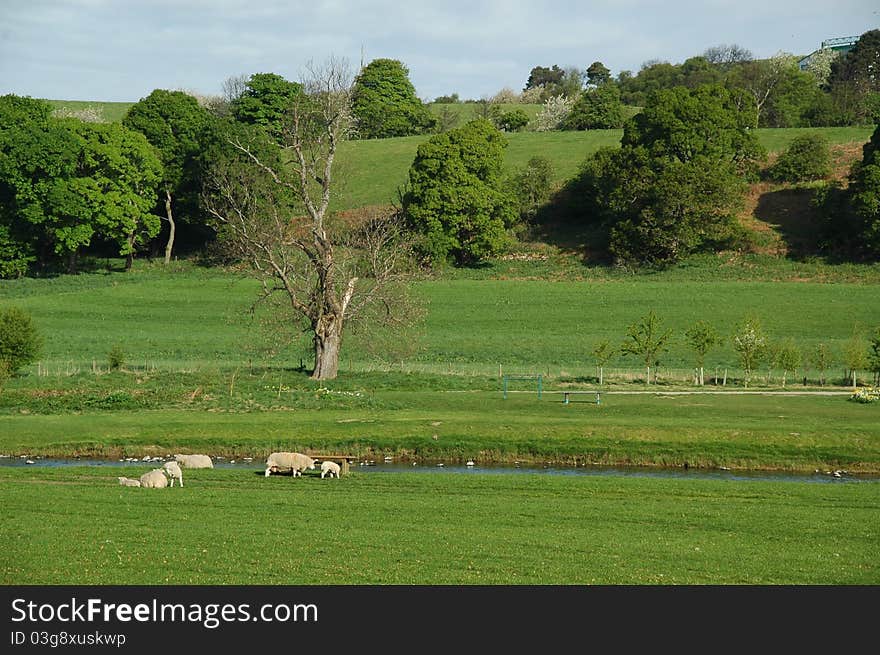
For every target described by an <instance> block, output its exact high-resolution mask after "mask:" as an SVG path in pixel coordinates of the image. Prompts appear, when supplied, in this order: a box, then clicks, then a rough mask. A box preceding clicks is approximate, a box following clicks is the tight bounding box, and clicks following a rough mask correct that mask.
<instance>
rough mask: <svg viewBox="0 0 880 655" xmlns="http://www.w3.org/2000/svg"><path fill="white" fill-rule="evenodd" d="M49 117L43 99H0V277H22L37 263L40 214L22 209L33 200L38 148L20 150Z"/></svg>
mask: <svg viewBox="0 0 880 655" xmlns="http://www.w3.org/2000/svg"><path fill="white" fill-rule="evenodd" d="M51 114H52V107H51V106H50V105H49V104H48V103H46V102H43V101H42V100H35V99H33V98H28V97H22V96H17V95H13V94H7V95H4V96H0V278H12V277H21V276H23V275H25V274H26V273H27V271H28V269H29V267H30V266H31V264H33V262H35V261H36V241H37V234H38V233H39V230H38V227H37V225H36V224H35V223H34V222H32V221H33V219H35V218H37V217H38V216H41V215H42V212H37V213H36V214H34V213H30V214H29V216H23V215H22V214H21V209H22V208H23V207H27V206H30V205H31V204H32V203H33V202H34V200H35V198H34V197H33V191H34V189H33V186H34V184H35V183H36V182H37V180H38V179H39V177H40V174H39V173H38V171H39V170H40V164H41V163H43V162H42V156H41V154H40V152H39V149H31V148H22V143H21V141H22V140H23V139H25V140H30V138H31V137H30V132H31V130H33V129H34V126H46V125H48V123H49V117H50V116H51ZM27 170H30V172H31V175H30V176H29V175H28V174H27Z"/></svg>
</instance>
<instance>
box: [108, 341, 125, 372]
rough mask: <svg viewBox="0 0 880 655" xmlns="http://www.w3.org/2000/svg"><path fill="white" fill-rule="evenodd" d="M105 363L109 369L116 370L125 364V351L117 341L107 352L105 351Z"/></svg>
mask: <svg viewBox="0 0 880 655" xmlns="http://www.w3.org/2000/svg"><path fill="white" fill-rule="evenodd" d="M107 364H108V365H109V367H110V370H111V371H118V370H119V369H121V368H122V367H123V366H125V351H124V350H123V349H122V346H121V345H119V344H118V343H117V344H115V345H114V346H113V347H112V348H111V349H110V352H109V353H107Z"/></svg>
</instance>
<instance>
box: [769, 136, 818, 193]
mask: <svg viewBox="0 0 880 655" xmlns="http://www.w3.org/2000/svg"><path fill="white" fill-rule="evenodd" d="M767 172H768V175H769V176H770V178H771V179H773V180H775V181H777V182H806V181H809V180H821V179H822V178H825V177H827V176H828V175H830V174H831V150H830V149H829V147H828V141H827V140H826V139H825V137H823V136H822V135H821V134H803V135H801V136H797V137H795V138H794V139H792V142H791V143H790V144H789V146H788V148H786V149H785V151H784V152H783V153H782V154H781V155H780V156H779V159H777V160H776V162H775V163H774V164H773V166H771V167H770V169H769V170H768V171H767Z"/></svg>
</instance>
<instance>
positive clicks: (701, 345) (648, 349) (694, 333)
mask: <svg viewBox="0 0 880 655" xmlns="http://www.w3.org/2000/svg"><path fill="white" fill-rule="evenodd" d="M683 336H684V342H685V344H686V345H687V346H688V348H689V349H690V350H691V351H692V352H693V353H694V366H695V371H696V375H695V382H696V383H697V384H698V385H703V384H704V383H705V367H706V358H707V356H708V354H709V353H710V352H711V351H712V350H713V349H717V348H719V347H720V346H721V345H722V344H723V343H724V341H725V338H724V337H723V336H722V335H721V334H720V333H719V332H718V331H717V330H716V329H715V327H713V326H712V325H711V324H709V323H707V322H706V321H703V320H700V321H697V322H696V323H694V325H692V326H691V327H690V328H688V329H687V330H685V332H684V335H683ZM672 339H673V331H672V330H671V329H667V328H664V327H663V324H662V320H661V319H660V318H659V317H658V316H657V315H656V314H655V313H654V311H653V310H652V311H650V312H648V314H646V315H645V316H643V317H642V318H641V319H640V320H639V321H637V322H636V323H633V324H632V325H630V326H629V327H628V328H627V337H626V339H625V340H624V341H623V342H622V343H621V344H620V345H619V346H614V345H613V344H612V343H611V342H610V341H609V340H607V339H605V340H603V341H600V342H598V343H596V344H595V346H594V348H593V350H592V351H591V355H592V356H593V358H594V360H595V362H596V368H597V370H598V374H599V375H598V377H599V384H603V383H604V369H605V367H606V366H607V365H608V363H609V362H610V361H611V360H613V359H614V358H615V357H617V356H618V355H624V356H626V355H632V356H634V357H637V358H639V359H640V360H641V363H642V364H643V365H644V366H645V370H646V378H645V379H646V382H647V383H648V384H651V380H652V370H654V371H656V369H657V367H658V366H659V365H660V359H661V357H662V355H663V354H664V353H666V352H668V350H669V346H670V344H671V341H672ZM729 339H730V345H731V346H732V347H733V349H734V351H735V352H736V354H737V357H738V359H739V363H740V366H741V367H742V369H743V371H744V372H745V380H744V384H745V386H746V387H748V386H749V384H750V382H751V380H752V375H753V373H754V372H755V371H756V370H757V369H758V367H759V366H761V365H762V364H764V363H767V364H769V365H770V366H775V367H777V368H778V369H779V370H780V371H781V372H782V386H783V387H784V386H785V384H786V380H787V376H788V374H792V375H794V374H795V373H796V372H797V371H798V370H799V369H801V368H802V367H803V366H804V365H805V363H806V362H809V364H811V365H812V366H813V367H814V368H815V370H817V371H818V372H819V376H820V380H819V382H820V384H822V385H824V384H825V380H826V372H827V371H829V370H830V369H831V368H833V367H834V366H836V365H837V364H838V363H840V364H843V365H844V366H845V367H846V370H847V372H846V376H845V377H846V383H852V384H853V385H854V386H855V384H856V379H857V378H856V374H857V372H858V371H860V370H868V371H870V372H871V373H872V375H873V383H874V384H875V385H880V327H877V328H876V329H875V330H874V333H873V335H872V336H871V338H870V341H866V340H865V338H864V337H863V336H862V335H860V334H854V335H853V336H852V337H851V338H850V339H849V340H847V341H846V342H845V343H844V344H843V347H842V352H841V353H839V354H838V353H835V352H834V349H833V348H832V347H831V346H830V345H829V344H827V343H824V342H822V343H818V344H816V345H815V347H814V348H813V349H812V351H811V352H810V353H809V354H808V355H806V356H805V353H804V352H803V351H802V350H801V348H800V347H798V345H797V344H796V343H795V341H794V340H793V339H785V340H782V341H780V342H778V343H774V342H773V341H772V340H771V339H770V337H769V336H768V335H767V333H766V332H765V330H764V329H763V327H762V326H761V322H760V320H759V319H757V318H755V317H749V318H746V319H745V320H743V321H742V322H741V323H740V324H738V325H737V326H736V327H735V329H734V331H733V333H732V334H731V335H730V337H729ZM654 375H656V373H655V374H654Z"/></svg>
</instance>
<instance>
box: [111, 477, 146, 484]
mask: <svg viewBox="0 0 880 655" xmlns="http://www.w3.org/2000/svg"><path fill="white" fill-rule="evenodd" d="M116 479H117V480H119V484H121V485H122V486H123V487H139V486H141V481H140V480H135V479H134V478H126V477H121V476H120V477H118V478H116Z"/></svg>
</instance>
